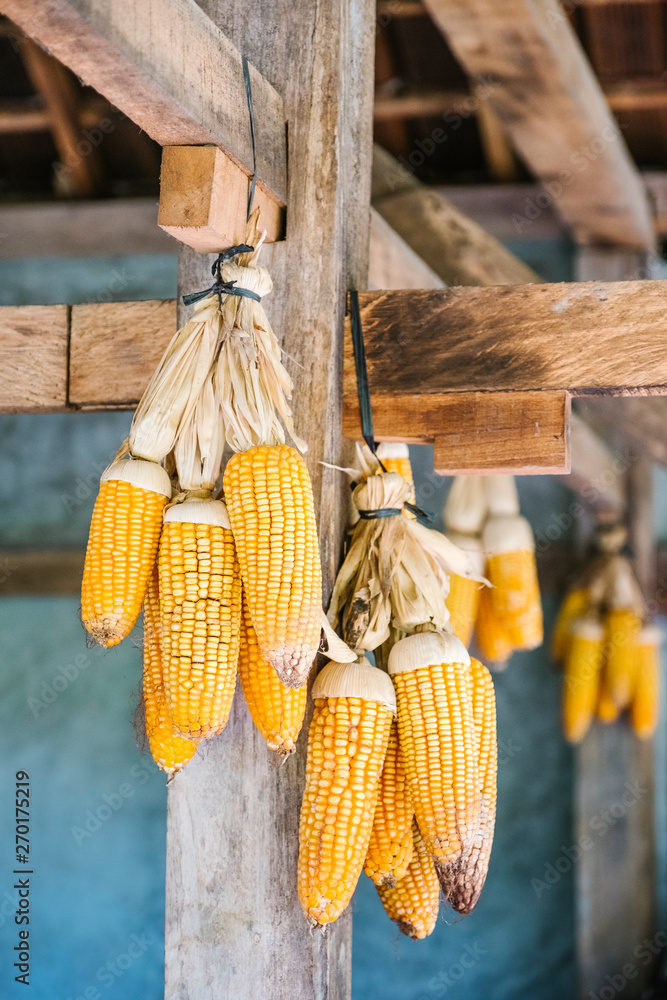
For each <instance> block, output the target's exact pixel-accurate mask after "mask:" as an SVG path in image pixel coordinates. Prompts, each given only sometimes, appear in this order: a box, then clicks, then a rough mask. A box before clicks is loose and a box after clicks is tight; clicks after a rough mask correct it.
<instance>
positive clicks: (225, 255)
mask: <svg viewBox="0 0 667 1000" xmlns="http://www.w3.org/2000/svg"><path fill="white" fill-rule="evenodd" d="M254 249H255V248H254V247H251V246H248V244H247V243H239V244H238V245H237V246H235V247H230V248H229V250H224V251H223V252H222V253H220V254H218V256H217V257H216V259H215V260H214V262H213V264H212V265H211V274H212V275H213V276H214V278H215V282H214V284H212V285H211V287H210V288H204V289H203V291H201V292H190V294H189V295H184V296H183V305H186V306H191V305H192V304H193V302H199V301H200V300H201V299H205V298H206V296H207V295H212V294H214V293H215V294H217V296H218V298H219V299H220V302H222V296H223V295H236V296H238V297H239V298H243V299H252V300H253V301H254V302H261V301H262V296H261V295H258V294H257V292H253V291H252V290H251V289H250V288H243V287H239V288H237V287H236V281H223V278H222V271H221V268H222V265H223V264H226V263H227V261H229V260H231V259H232V258H233V257H237V256H238V255H239V254H240V253H252V252H253V250H254Z"/></svg>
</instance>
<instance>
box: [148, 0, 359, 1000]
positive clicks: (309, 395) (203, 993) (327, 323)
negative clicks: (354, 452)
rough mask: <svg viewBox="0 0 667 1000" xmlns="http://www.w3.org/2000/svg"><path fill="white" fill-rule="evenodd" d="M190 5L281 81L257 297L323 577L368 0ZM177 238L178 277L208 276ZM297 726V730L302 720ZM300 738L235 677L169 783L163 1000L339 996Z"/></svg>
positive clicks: (187, 283) (186, 284)
mask: <svg viewBox="0 0 667 1000" xmlns="http://www.w3.org/2000/svg"><path fill="white" fill-rule="evenodd" d="M202 7H203V8H204V10H205V11H206V13H207V14H208V15H209V16H210V17H211V18H212V19H213V21H214V22H215V23H216V24H217V25H218V27H220V28H221V29H222V30H223V31H224V32H225V33H226V34H227V35H228V37H229V38H230V39H231V40H232V41H233V42H234V43H235V44H236V45H237V46H238V47H239V48H241V49H242V50H243V51H244V52H245V53H246V54H247V55H248V58H249V59H250V60H251V62H252V63H253V64H254V65H255V66H256V67H257V68H258V69H259V71H260V72H261V73H263V74H264V75H265V76H266V77H267V78H268V79H270V80H271V81H272V82H273V83H274V85H275V86H276V87H277V88H278V89H279V90H280V92H281V94H282V96H283V97H284V100H285V108H286V111H287V118H288V127H289V137H290V142H289V145H290V177H289V195H288V203H289V205H290V206H291V208H290V212H289V217H288V231H287V239H286V241H285V243H282V244H275V245H273V246H270V247H267V248H266V254H264V253H263V263H264V264H265V266H267V267H268V268H269V270H270V272H271V275H272V277H273V282H274V290H273V292H272V293H271V296H270V297H267V299H266V303H265V304H266V310H267V314H268V315H269V318H270V320H271V322H272V324H273V325H274V327H275V329H276V332H277V334H278V336H279V337H282V338H283V344H284V348H285V351H286V352H287V361H286V364H287V366H288V368H289V370H290V372H291V374H292V375H293V377H294V380H295V382H296V385H297V390H296V392H295V396H294V411H295V423H296V426H297V428H298V430H299V433H300V434H302V435H303V436H304V437H305V438H306V439H307V441H308V442H309V445H310V449H309V451H308V454H307V456H306V458H307V461H308V465H309V468H310V472H311V476H312V478H313V486H314V492H315V498H316V505H317V508H318V515H319V523H320V538H321V548H322V558H323V564H324V571H325V590H326V591H327V593H328V591H329V588H330V587H331V584H332V579H333V574H334V570H335V566H336V563H337V561H338V559H339V557H340V552H341V539H342V532H343V522H344V518H345V513H346V510H347V502H346V490H347V487H346V484H345V482H344V477H343V476H341V475H340V474H339V473H336V472H333V471H331V470H330V469H326V468H324V467H323V466H321V465H320V464H319V462H320V460H321V459H325V460H327V461H329V462H338V461H340V460H341V459H343V458H344V456H343V455H342V454H341V448H342V441H341V433H340V427H341V401H342V390H341V372H342V355H343V351H342V346H343V317H344V309H345V292H346V290H347V288H350V287H358V288H363V287H365V282H366V271H367V253H368V219H369V203H370V154H371V116H372V107H371V105H372V96H373V58H372V57H373V28H374V4H373V3H372V2H370V0H341V2H340V3H336V4H329V3H326V4H323V3H319V2H317V0H304V2H302V3H300V4H298V5H295V4H294V2H293V0H257V2H255V3H254V4H251V5H250V4H230V3H228V2H227V0H206V2H203V0H202ZM209 265H210V258H208V257H205V256H204V257H197V255H195V254H194V253H193V252H192V251H190V250H184V251H182V255H181V266H180V282H181V286H182V290H187V291H192V290H193V289H197V288H200V287H201V288H204V287H206V286H207V284H208V283H210V272H209V271H208V267H209ZM304 735H305V734H304ZM304 757H305V740H304V739H302V740H301V742H300V745H299V749H298V751H297V754H296V756H295V757H293V758H292V759H290V760H289V761H287V763H286V764H285V765H284V767H281V768H276V767H275V766H272V763H271V762H270V761H269V757H268V752H267V750H266V746H265V744H264V742H263V740H262V739H261V737H260V736H259V734H258V733H257V732H256V731H255V730H254V728H253V725H252V722H251V720H250V717H249V715H248V711H247V709H246V706H245V704H244V703H243V698H242V696H241V694H240V692H237V698H236V699H235V705H234V709H233V712H232V717H231V719H230V722H229V725H228V727H227V729H226V731H225V732H224V733H223V735H222V736H221V737H220V738H219V739H217V740H215V741H212V742H211V744H210V746H208V747H207V748H206V749H205V751H204V754H203V755H202V759H201V760H195V761H193V762H192V763H191V764H190V765H189V766H188V767H187V768H186V769H185V771H184V772H183V773H182V774H179V775H177V776H176V777H175V779H174V780H173V782H171V784H170V790H169V806H168V834H167V918H166V993H165V995H166V998H167V1000H257V998H258V997H262V998H263V1000H284V998H285V997H287V996H289V997H292V998H293V1000H347V998H349V995H350V956H351V916H350V914H349V913H348V914H346V915H344V916H343V917H341V918H340V920H338V921H337V922H336V924H334V925H333V926H332V927H330V928H329V929H328V930H327V932H326V934H324V935H322V934H312V933H311V932H310V930H309V928H308V926H307V924H306V921H305V919H304V917H303V914H302V912H301V908H300V906H299V903H298V900H297V893H296V858H297V850H298V816H299V807H300V798H301V792H302V788H303V780H304V764H305V761H304Z"/></svg>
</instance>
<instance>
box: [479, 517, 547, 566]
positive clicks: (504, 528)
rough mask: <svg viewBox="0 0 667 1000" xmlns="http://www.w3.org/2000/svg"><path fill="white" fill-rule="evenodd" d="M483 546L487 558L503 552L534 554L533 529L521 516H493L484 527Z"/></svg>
mask: <svg viewBox="0 0 667 1000" xmlns="http://www.w3.org/2000/svg"><path fill="white" fill-rule="evenodd" d="M482 546H483V548H484V551H485V552H486V554H487V556H497V555H500V554H501V553H503V552H523V551H528V552H534V551H535V538H534V536H533V529H532V528H531V526H530V524H529V523H528V521H527V520H526V518H525V517H521V515H520V514H510V515H507V516H505V515H499V516H493V517H490V518H489V520H488V521H487V522H486V525H485V527H484V534H483V535H482Z"/></svg>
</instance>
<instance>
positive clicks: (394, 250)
mask: <svg viewBox="0 0 667 1000" xmlns="http://www.w3.org/2000/svg"><path fill="white" fill-rule="evenodd" d="M368 261H369V267H368V287H369V288H378V289H379V288H444V287H445V283H444V281H443V280H442V279H441V278H439V277H438V275H437V274H436V273H435V271H433V270H431V268H430V267H429V266H428V264H426V263H425V261H423V260H422V258H421V257H420V256H419V255H418V254H416V253H415V252H414V250H413V249H412V248H411V247H409V246H408V244H407V243H406V242H405V240H404V239H402V238H401V237H400V236H399V235H398V233H397V232H396V230H395V229H392V228H391V226H390V225H389V223H387V222H385V220H384V219H383V218H382V216H381V215H380V214H379V212H376V211H375V209H371V243H370V252H369V255H368Z"/></svg>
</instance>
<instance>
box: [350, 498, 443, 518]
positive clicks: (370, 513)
mask: <svg viewBox="0 0 667 1000" xmlns="http://www.w3.org/2000/svg"><path fill="white" fill-rule="evenodd" d="M404 510H409V511H410V513H411V514H414V515H415V517H416V518H417V519H418V520H419V521H426V522H427V523H430V522H431V521H432V520H433V514H431V512H430V511H428V510H422V509H421V507H417V505H416V504H414V503H408V502H407V501H406V502H405V503H404V504H403V506H402V507H379V508H377V510H359V517H360V518H362V519H363V520H364V521H374V520H376V518H380V517H399V516H400V515H401V514H402V513H403V511H404Z"/></svg>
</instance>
